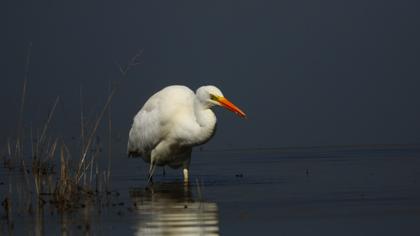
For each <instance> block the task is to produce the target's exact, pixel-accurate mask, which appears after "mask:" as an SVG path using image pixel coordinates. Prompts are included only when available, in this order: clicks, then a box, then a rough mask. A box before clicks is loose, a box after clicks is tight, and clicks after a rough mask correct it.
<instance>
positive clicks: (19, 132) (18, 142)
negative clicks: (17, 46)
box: [16, 42, 32, 158]
mask: <svg viewBox="0 0 420 236" xmlns="http://www.w3.org/2000/svg"><path fill="white" fill-rule="evenodd" d="M31 51H32V42H29V46H28V52H27V54H26V64H25V74H24V78H23V86H22V96H21V103H20V110H19V118H18V124H17V135H16V149H17V150H16V151H18V150H19V152H17V153H16V154H17V156H18V157H19V158H21V157H22V156H21V153H20V151H21V150H22V148H21V139H22V137H21V135H22V120H23V110H24V107H25V97H26V87H27V84H28V74H29V65H30V62H31ZM18 146H19V147H18Z"/></svg>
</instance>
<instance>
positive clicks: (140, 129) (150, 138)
mask: <svg viewBox="0 0 420 236" xmlns="http://www.w3.org/2000/svg"><path fill="white" fill-rule="evenodd" d="M193 96H194V93H193V92H192V91H191V90H190V89H188V88H187V87H183V86H170V87H167V88H165V89H163V90H161V91H159V92H158V93H156V94H154V95H153V96H152V97H150V98H149V100H148V101H147V102H146V103H145V104H144V106H143V107H142V109H141V110H140V111H139V112H138V113H137V115H136V116H135V117H134V120H133V125H132V127H131V130H130V134H129V140H128V154H129V155H133V156H139V155H140V156H144V155H148V154H149V153H150V151H151V150H152V149H153V148H154V147H155V146H156V145H157V144H158V143H159V142H161V141H162V140H163V139H165V138H166V137H167V135H168V134H169V132H171V129H173V128H174V127H173V125H174V120H175V119H174V118H175V117H174V116H176V114H177V113H179V111H180V110H181V109H185V107H191V106H192V104H191V102H192V98H193Z"/></svg>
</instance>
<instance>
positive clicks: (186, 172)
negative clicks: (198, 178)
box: [184, 167, 188, 183]
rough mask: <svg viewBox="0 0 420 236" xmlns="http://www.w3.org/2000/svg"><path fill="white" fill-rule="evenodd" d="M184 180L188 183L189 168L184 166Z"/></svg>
mask: <svg viewBox="0 0 420 236" xmlns="http://www.w3.org/2000/svg"><path fill="white" fill-rule="evenodd" d="M184 182H185V183H188V168H186V167H184Z"/></svg>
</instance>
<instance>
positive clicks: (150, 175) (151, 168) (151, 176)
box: [147, 161, 156, 184]
mask: <svg viewBox="0 0 420 236" xmlns="http://www.w3.org/2000/svg"><path fill="white" fill-rule="evenodd" d="M155 168H156V165H155V163H154V162H153V161H150V165H149V177H148V180H147V184H149V183H153V172H155Z"/></svg>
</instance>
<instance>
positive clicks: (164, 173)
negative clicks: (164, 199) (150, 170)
mask: <svg viewBox="0 0 420 236" xmlns="http://www.w3.org/2000/svg"><path fill="white" fill-rule="evenodd" d="M162 171H163V173H162V174H163V176H165V175H166V172H165V167H162Z"/></svg>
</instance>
